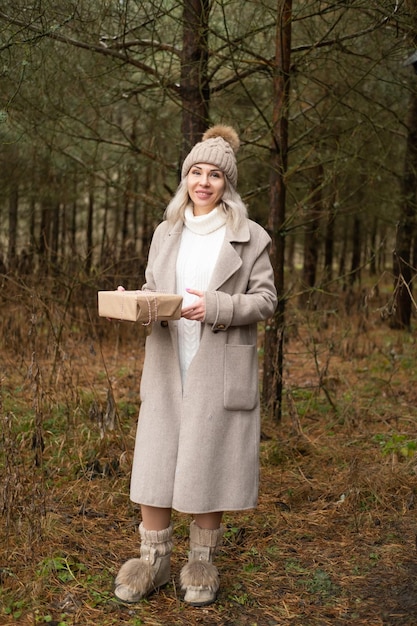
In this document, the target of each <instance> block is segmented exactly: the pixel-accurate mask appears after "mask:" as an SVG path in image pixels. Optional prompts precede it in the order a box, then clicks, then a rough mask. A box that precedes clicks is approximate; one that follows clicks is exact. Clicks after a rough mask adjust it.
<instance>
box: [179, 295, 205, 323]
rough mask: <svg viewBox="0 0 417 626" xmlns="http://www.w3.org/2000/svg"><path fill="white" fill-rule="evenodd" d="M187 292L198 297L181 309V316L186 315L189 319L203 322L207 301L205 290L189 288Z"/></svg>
mask: <svg viewBox="0 0 417 626" xmlns="http://www.w3.org/2000/svg"><path fill="white" fill-rule="evenodd" d="M187 293H189V294H191V295H193V296H197V297H196V299H195V301H194V302H193V303H192V304H190V305H189V306H186V307H184V308H183V309H182V310H181V317H185V318H186V319H187V320H193V321H195V322H203V321H204V318H205V317H206V301H205V299H204V291H197V289H187Z"/></svg>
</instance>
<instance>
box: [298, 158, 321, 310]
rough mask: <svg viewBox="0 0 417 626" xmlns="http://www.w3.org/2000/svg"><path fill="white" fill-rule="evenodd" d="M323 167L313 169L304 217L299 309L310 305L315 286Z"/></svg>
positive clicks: (318, 166)
mask: <svg viewBox="0 0 417 626" xmlns="http://www.w3.org/2000/svg"><path fill="white" fill-rule="evenodd" d="M322 185H323V166H322V165H321V164H319V165H317V167H316V168H315V177H314V184H313V188H312V191H311V202H310V206H309V207H308V211H307V215H306V225H305V229H304V261H303V272H302V289H303V291H302V293H301V295H300V298H299V304H300V306H301V307H306V306H309V305H310V304H311V296H312V289H313V288H314V286H315V284H316V276H317V262H318V258H319V228H320V219H321V216H322V213H323V207H322V192H321V190H322Z"/></svg>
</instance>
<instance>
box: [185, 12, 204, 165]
mask: <svg viewBox="0 0 417 626" xmlns="http://www.w3.org/2000/svg"><path fill="white" fill-rule="evenodd" d="M209 12H210V3H209V1H208V0H185V2H184V8H183V15H182V23H183V45H182V58H181V89H180V93H181V99H182V123H181V132H182V138H183V145H182V152H181V158H180V163H182V162H183V161H184V159H185V157H186V156H187V154H188V153H189V151H190V149H191V148H192V146H194V144H195V143H197V141H199V140H200V139H201V135H202V134H203V132H204V131H205V130H206V128H207V126H208V124H209V100H210V89H209V83H208V76H207V68H208V19H209Z"/></svg>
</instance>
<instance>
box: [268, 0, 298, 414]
mask: <svg viewBox="0 0 417 626" xmlns="http://www.w3.org/2000/svg"><path fill="white" fill-rule="evenodd" d="M291 10H292V0H278V2H277V25H276V41H275V64H274V76H273V113H272V129H271V132H272V142H271V151H270V153H271V175H270V212H269V218H268V228H269V231H270V233H271V236H272V249H271V260H272V265H273V268H274V273H275V283H276V287H277V292H278V306H277V310H276V312H275V315H274V317H273V318H272V320H271V323H270V324H268V325H267V326H266V330H265V351H264V352H265V356H264V373H263V393H262V395H263V401H264V404H265V406H266V407H267V409H268V413H269V414H270V415H271V416H272V417H273V418H274V419H275V420H277V421H279V420H280V419H281V414H282V386H283V381H282V370H283V345H284V322H285V295H284V262H285V239H284V225H285V201H286V185H285V178H284V176H285V172H286V170H287V158H288V154H287V153H288V103H289V89H290V58H291Z"/></svg>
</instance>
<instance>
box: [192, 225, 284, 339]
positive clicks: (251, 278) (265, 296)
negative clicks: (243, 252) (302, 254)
mask: <svg viewBox="0 0 417 626" xmlns="http://www.w3.org/2000/svg"><path fill="white" fill-rule="evenodd" d="M255 242H256V243H255ZM270 242H271V240H270V238H269V236H268V235H267V233H266V232H265V231H264V230H263V229H262V231H261V236H259V237H256V238H253V239H251V243H250V244H249V245H252V247H253V246H255V245H256V248H255V250H254V252H253V253H252V254H251V255H250V258H251V259H252V260H251V262H250V264H247V263H246V262H245V260H243V262H242V268H241V274H242V278H243V279H244V287H243V284H242V285H241V286H240V287H239V289H238V290H236V292H235V293H229V292H228V291H226V290H224V291H222V290H218V291H208V292H206V294H205V298H206V317H205V320H204V321H205V323H208V324H212V325H213V330H215V331H218V330H227V329H228V328H229V327H230V326H244V325H246V324H254V323H257V322H260V321H262V320H265V319H267V318H268V317H270V316H271V315H272V314H273V313H274V311H275V309H276V306H277V292H276V288H275V283H274V273H273V270H272V265H271V261H270V258H269V248H270ZM248 265H249V267H248Z"/></svg>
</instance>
